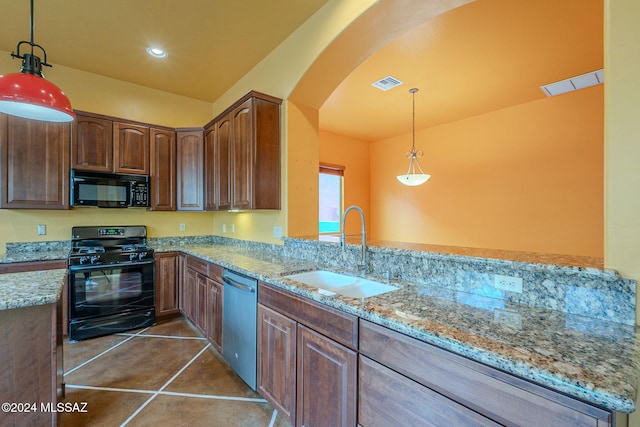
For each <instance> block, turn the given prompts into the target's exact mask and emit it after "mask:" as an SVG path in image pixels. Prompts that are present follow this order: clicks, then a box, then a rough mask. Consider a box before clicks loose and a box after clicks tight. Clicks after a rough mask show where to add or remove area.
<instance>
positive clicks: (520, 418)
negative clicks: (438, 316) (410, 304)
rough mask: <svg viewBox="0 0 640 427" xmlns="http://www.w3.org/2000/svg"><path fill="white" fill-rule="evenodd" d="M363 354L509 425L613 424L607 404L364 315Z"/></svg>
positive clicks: (361, 328)
mask: <svg viewBox="0 0 640 427" xmlns="http://www.w3.org/2000/svg"><path fill="white" fill-rule="evenodd" d="M360 353H361V354H363V355H366V356H367V357H369V358H371V359H373V360H375V361H377V362H379V363H381V364H383V365H385V366H387V367H389V368H390V369H393V370H394V371H397V372H399V373H401V374H402V375H405V376H407V377H409V378H411V379H413V380H414V381H416V382H418V383H420V384H422V385H424V386H426V387H429V388H430V389H432V390H434V391H436V392H438V393H439V394H442V395H444V396H446V397H448V398H449V399H451V400H454V401H456V402H458V403H460V404H461V405H464V406H466V407H468V408H471V409H473V410H474V411H477V412H478V413H480V414H483V415H484V416H486V417H488V418H490V419H492V420H494V421H497V422H499V423H501V424H506V425H514V424H515V425H523V426H526V425H536V426H540V425H566V426H569V425H570V426H599V427H602V426H603V425H611V423H612V422H613V415H612V414H611V413H610V412H608V411H606V410H603V409H600V408H598V407H595V406H592V405H589V404H587V403H584V402H582V401H578V400H576V399H573V398H571V397H568V396H565V395H563V394H560V393H556V392H554V391H551V390H549V389H546V388H544V387H541V386H538V385H536V384H533V383H531V382H529V381H525V380H523V379H520V378H517V377H514V376H513V375H510V374H507V373H505V372H502V371H499V370H497V369H494V368H491V367H489V366H486V365H483V364H480V363H477V362H474V361H472V360H469V359H467V358H464V357H462V356H458V355H456V354H453V353H451V352H449V351H446V350H443V349H440V348H438V347H435V346H432V345H430V344H427V343H424V342H422V341H419V340H416V339H414V338H411V337H408V336H406V335H403V334H400V333H398V332H395V331H391V330H389V329H387V328H384V327H381V326H378V325H375V324H373V323H371V322H367V321H364V320H360Z"/></svg>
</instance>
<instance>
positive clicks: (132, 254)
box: [129, 253, 138, 261]
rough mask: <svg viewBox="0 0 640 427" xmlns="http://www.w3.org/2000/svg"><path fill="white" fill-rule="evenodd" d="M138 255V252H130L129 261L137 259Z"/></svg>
mask: <svg viewBox="0 0 640 427" xmlns="http://www.w3.org/2000/svg"><path fill="white" fill-rule="evenodd" d="M137 256H138V255H137V254H135V253H131V254H129V261H133V260H134V259H136V258H137Z"/></svg>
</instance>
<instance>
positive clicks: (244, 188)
mask: <svg viewBox="0 0 640 427" xmlns="http://www.w3.org/2000/svg"><path fill="white" fill-rule="evenodd" d="M253 103H254V100H253V99H248V100H246V101H245V102H244V103H243V104H242V105H240V106H239V107H238V108H236V109H235V110H234V111H233V208H234V209H251V208H252V207H253V171H254V167H255V160H254V159H255V156H254V150H255V149H256V144H255V143H254V138H253V129H254V122H253V114H252V113H253V108H252V107H253Z"/></svg>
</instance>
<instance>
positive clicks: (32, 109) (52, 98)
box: [0, 0, 76, 122]
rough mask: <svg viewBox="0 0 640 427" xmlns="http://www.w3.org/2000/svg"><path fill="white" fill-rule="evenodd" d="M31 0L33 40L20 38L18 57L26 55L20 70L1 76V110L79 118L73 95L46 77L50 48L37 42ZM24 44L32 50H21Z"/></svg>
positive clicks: (45, 118) (30, 116)
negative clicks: (69, 96)
mask: <svg viewBox="0 0 640 427" xmlns="http://www.w3.org/2000/svg"><path fill="white" fill-rule="evenodd" d="M30 1H31V40H30V41H20V42H18V44H17V45H16V52H15V53H13V52H12V53H11V56H12V57H14V58H20V59H22V67H21V68H20V72H19V73H10V74H4V75H1V76H0V112H1V113H5V114H10V115H13V116H19V117H24V118H27V119H34V120H42V121H47V122H70V121H72V120H73V119H74V118H75V116H76V115H75V113H74V112H73V110H72V109H71V103H70V102H69V98H67V96H66V95H65V94H64V92H62V90H60V89H59V88H58V87H57V86H56V85H54V84H53V83H51V82H49V81H47V80H45V79H44V76H43V74H42V67H43V66H45V67H51V64H49V63H47V52H46V51H45V50H44V48H43V47H42V46H40V45H38V44H35V43H34V42H33V0H30ZM24 45H29V46H30V47H31V49H30V52H29V53H24V54H20V48H21V47H23V46H24ZM34 48H38V49H40V50H41V51H42V54H43V58H44V61H41V60H40V58H39V57H38V56H36V55H35V54H34Z"/></svg>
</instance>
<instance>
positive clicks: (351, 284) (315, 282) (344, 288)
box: [284, 270, 399, 298]
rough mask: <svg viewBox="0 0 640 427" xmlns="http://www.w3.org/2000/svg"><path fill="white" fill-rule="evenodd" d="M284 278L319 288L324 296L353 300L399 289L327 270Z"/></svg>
mask: <svg viewBox="0 0 640 427" xmlns="http://www.w3.org/2000/svg"><path fill="white" fill-rule="evenodd" d="M284 277H285V278H287V279H291V280H295V281H296V282H300V283H304V284H305V285H307V286H312V287H314V288H318V292H320V293H321V294H324V295H332V294H334V293H335V294H340V295H343V296H345V297H351V298H367V297H372V296H375V295H380V294H384V293H386V292H391V291H395V290H397V289H399V288H398V287H397V286H394V285H390V284H388V283H381V282H376V281H374V280H369V279H364V278H362V277H356V276H349V275H348V274H341V273H335V272H333V271H327V270H314V271H307V272H305V273H297V274H291V275H288V276H284Z"/></svg>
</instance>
